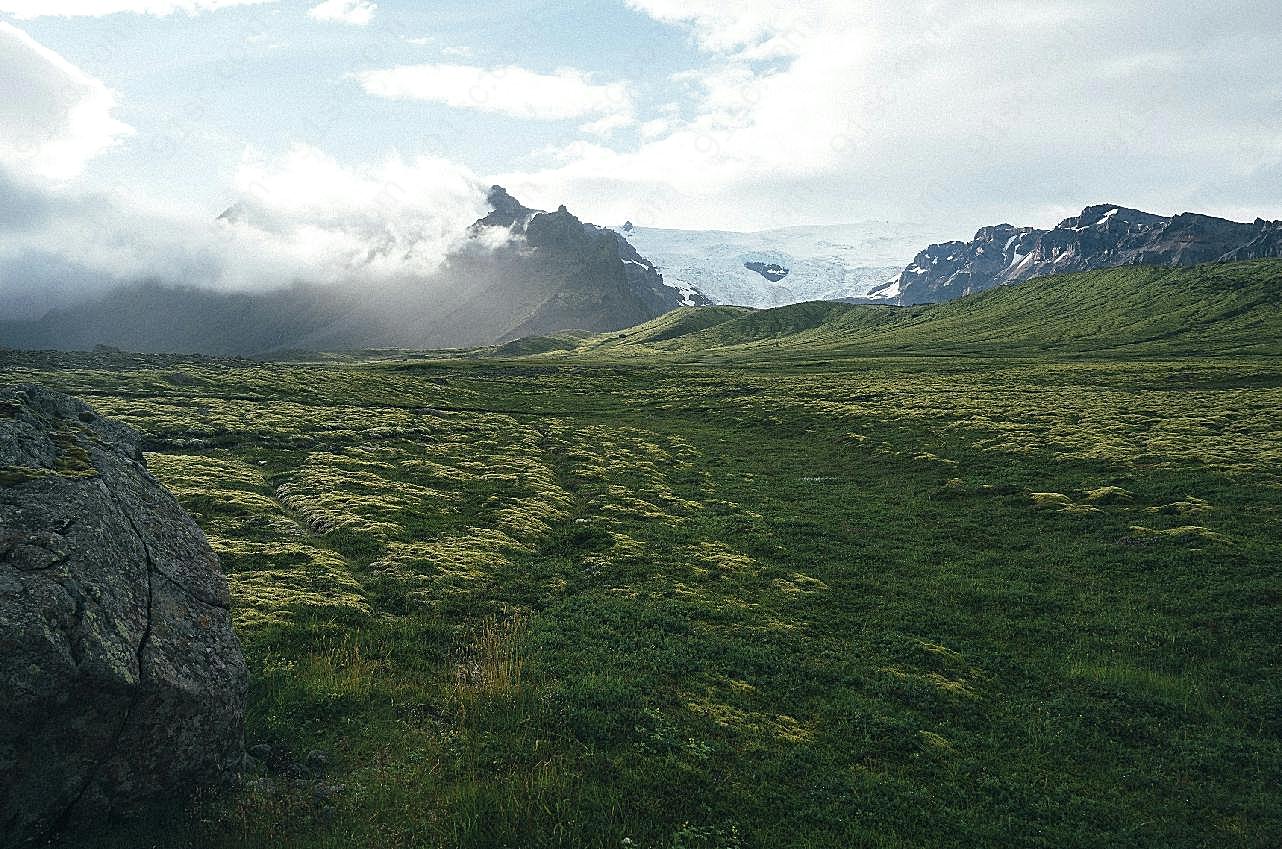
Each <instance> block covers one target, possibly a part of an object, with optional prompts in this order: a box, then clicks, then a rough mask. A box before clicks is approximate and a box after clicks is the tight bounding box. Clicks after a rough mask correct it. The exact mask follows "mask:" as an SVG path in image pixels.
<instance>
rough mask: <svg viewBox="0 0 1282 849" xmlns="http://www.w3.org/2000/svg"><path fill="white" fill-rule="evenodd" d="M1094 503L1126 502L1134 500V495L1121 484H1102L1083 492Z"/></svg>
mask: <svg viewBox="0 0 1282 849" xmlns="http://www.w3.org/2000/svg"><path fill="white" fill-rule="evenodd" d="M1083 494H1084V495H1085V497H1086V500H1087V501H1089V502H1091V503H1092V504H1125V503H1127V502H1129V501H1132V500H1134V497H1135V496H1134V495H1133V494H1132V493H1131V492H1130V491H1129V490H1126V489H1123V488H1122V487H1120V486H1101V487H1097V488H1096V489H1089V490H1086V491H1085V492H1084V493H1083Z"/></svg>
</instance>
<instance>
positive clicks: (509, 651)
mask: <svg viewBox="0 0 1282 849" xmlns="http://www.w3.org/2000/svg"><path fill="white" fill-rule="evenodd" d="M528 643H529V620H528V618H527V617H526V616H525V615H524V614H521V613H515V614H512V615H509V616H505V617H499V616H490V617H487V618H486V619H485V620H483V621H482V622H481V624H480V626H479V627H477V628H476V629H475V631H474V633H473V634H472V637H471V640H470V641H469V642H468V643H467V644H466V645H464V646H463V647H462V648H461V651H460V654H459V658H458V662H457V664H456V666H455V681H456V683H457V687H458V690H459V692H460V694H461V695H463V696H464V697H465V698H481V699H511V698H513V697H515V696H516V695H518V694H519V693H520V692H521V691H522V690H523V688H524V686H525V669H526V655H527V653H528Z"/></svg>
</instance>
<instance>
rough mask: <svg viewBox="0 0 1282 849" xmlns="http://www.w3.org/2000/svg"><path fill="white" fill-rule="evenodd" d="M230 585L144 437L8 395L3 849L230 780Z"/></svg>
mask: <svg viewBox="0 0 1282 849" xmlns="http://www.w3.org/2000/svg"><path fill="white" fill-rule="evenodd" d="M245 689H246V670H245V662H244V657H243V656H242V654H241V649H240V644H239V643H238V642H237V640H236V637H235V635H234V634H233V632H232V628H231V619H230V615H229V612H228V593H227V581H226V579H225V577H224V576H223V575H222V573H221V572H220V570H219V567H218V562H217V559H216V557H215V555H214V553H213V552H212V551H211V550H210V548H209V545H208V543H207V542H206V541H205V538H204V535H203V534H202V533H201V531H200V529H199V528H198V527H197V526H196V524H195V523H194V522H193V521H192V520H191V518H190V517H189V516H188V515H187V514H186V513H185V512H184V511H183V510H182V508H181V507H179V505H178V503H177V501H175V500H174V498H173V496H171V495H170V494H169V493H168V492H167V491H166V490H165V489H164V488H163V487H162V486H161V485H160V484H159V483H158V482H157V481H156V480H155V478H153V477H152V476H151V475H150V474H149V473H148V471H147V468H146V465H145V462H144V459H143V455H142V453H141V451H140V449H139V445H138V438H137V436H136V435H135V434H134V433H133V432H132V431H130V430H129V429H128V428H125V427H123V426H121V425H118V424H114V423H112V422H109V421H107V420H105V419H102V418H100V417H99V416H98V415H96V414H95V413H94V412H93V411H92V410H91V409H90V408H89V407H87V406H85V405H84V404H82V403H80V402H78V401H75V400H73V399H71V398H68V397H67V396H65V395H62V394H59V393H56V392H53V391H51V390H48V389H45V388H42V387H39V386H17V387H12V386H11V387H0V845H3V846H5V847H9V846H23V845H27V844H29V843H34V842H38V841H41V840H43V839H45V838H46V837H47V836H48V835H50V834H51V833H53V832H55V831H57V830H59V829H61V828H62V827H64V826H74V825H76V824H77V823H83V822H85V821H86V820H87V819H89V818H96V817H102V816H107V815H114V814H125V813H128V812H129V811H130V810H131V809H133V808H135V807H137V806H138V805H139V804H141V803H143V802H145V801H147V800H150V799H153V798H156V797H164V796H180V795H185V794H187V793H189V792H191V791H192V790H194V789H195V788H197V787H200V786H206V785H210V784H216V783H219V782H222V781H224V780H227V779H229V778H231V777H232V776H233V775H234V774H235V772H236V771H237V770H238V769H239V765H240V763H241V760H242V751H243V719H244V705H245Z"/></svg>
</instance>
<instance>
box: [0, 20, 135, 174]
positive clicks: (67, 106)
mask: <svg viewBox="0 0 1282 849" xmlns="http://www.w3.org/2000/svg"><path fill="white" fill-rule="evenodd" d="M0 78H2V79H3V80H4V86H5V97H4V99H3V100H0V163H4V164H8V165H10V166H11V167H15V168H19V169H23V170H28V171H30V172H32V173H34V174H37V175H39V176H42V177H46V178H49V179H54V180H65V179H69V178H71V177H75V176H77V175H78V174H80V173H81V172H82V171H83V170H84V168H85V165H86V164H87V163H88V162H89V160H91V159H93V158H94V157H95V156H97V155H98V154H100V153H102V152H103V151H104V150H106V149H107V148H109V147H111V146H112V145H114V144H116V143H117V142H118V141H119V140H120V139H121V138H123V137H125V136H128V135H130V134H131V133H132V132H133V130H132V129H131V128H130V127H128V126H126V125H125V124H123V123H121V122H120V121H118V120H116V119H115V118H114V117H113V116H112V112H113V110H114V109H115V106H116V96H115V94H114V93H113V92H112V91H111V90H110V89H108V88H107V87H106V86H105V85H103V84H102V83H101V82H100V81H98V80H96V79H94V78H93V77H91V76H89V75H88V74H86V73H85V72H84V71H81V70H80V69H79V68H77V67H76V66H74V65H72V64H71V63H70V62H68V61H67V60H66V59H64V58H62V57H61V56H59V55H58V54H57V53H54V52H53V51H52V50H49V49H48V48H47V47H44V46H43V45H41V44H39V43H38V42H36V41H35V40H34V39H32V38H31V36H29V35H27V34H26V33H25V32H23V31H22V30H20V29H18V28H17V27H14V26H12V25H11V24H6V23H0Z"/></svg>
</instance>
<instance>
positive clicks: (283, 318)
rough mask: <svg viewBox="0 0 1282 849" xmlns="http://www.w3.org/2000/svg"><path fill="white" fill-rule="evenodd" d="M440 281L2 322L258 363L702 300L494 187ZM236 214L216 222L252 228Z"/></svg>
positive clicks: (609, 321)
mask: <svg viewBox="0 0 1282 849" xmlns="http://www.w3.org/2000/svg"><path fill="white" fill-rule="evenodd" d="M488 202H489V205H490V210H491V211H490V213H489V214H488V215H486V216H485V217H483V218H481V219H480V220H478V221H476V222H475V223H474V224H473V225H472V226H471V228H470V229H469V230H468V232H467V233H466V234H464V236H463V237H462V238H461V240H460V242H459V245H458V247H456V248H454V249H453V250H452V251H451V252H450V253H449V254H448V256H447V257H446V259H445V261H444V264H443V265H442V267H441V268H440V270H439V271H437V272H436V273H433V274H428V275H422V276H418V275H415V276H409V275H406V276H401V277H395V278H392V279H389V280H387V281H384V282H380V281H377V280H373V281H371V280H368V279H366V280H361V281H360V282H349V283H341V282H340V283H331V284H328V285H319V284H313V283H297V284H295V285H292V286H288V287H282V288H276V289H272V290H269V291H235V292H227V291H216V290H211V289H206V288H200V287H194V286H183V285H180V284H175V283H171V282H170V281H167V280H149V281H145V282H139V283H136V284H131V285H126V286H121V287H118V288H116V289H113V290H112V291H110V292H108V293H107V294H105V295H102V296H95V297H90V298H87V299H85V300H82V301H81V302H79V303H76V304H74V305H70V306H66V307H62V308H59V309H54V310H51V311H49V312H48V313H46V314H45V315H44V316H43V317H41V318H40V319H38V320H28V321H7V322H0V344H2V345H6V346H10V347H17V348H59V349H88V348H93V347H95V346H98V345H107V346H111V347H116V348H122V349H126V350H136V351H176V352H192V353H210V354H245V355H264V354H271V353H273V352H279V351H285V350H339V349H351V348H370V347H416V348H446V347H468V346H475V345H488V344H492V343H496V342H502V341H506V340H510V339H515V338H519V337H522V336H530V335H536V334H542V333H551V332H556V331H561V330H571V329H574V330H590V331H597V332H604V331H610V330H617V329H621V328H624V327H629V326H631V325H634V324H637V323H639V322H642V321H646V320H649V319H651V318H654V317H656V316H658V315H661V314H663V313H664V312H667V311H669V310H671V309H675V308H677V307H679V306H699V305H703V304H707V303H708V301H707V299H706V298H704V297H703V296H702V295H701V294H700V293H698V292H697V291H694V290H692V289H690V288H689V287H685V288H684V289H681V290H678V289H677V288H673V287H671V286H668V285H666V284H665V283H664V280H663V277H662V275H661V274H660V273H659V272H658V270H657V269H656V268H655V267H654V265H652V264H651V263H650V262H649V261H647V260H646V259H645V258H644V257H642V256H641V255H640V254H639V253H638V252H637V251H636V249H635V248H633V247H632V245H631V244H630V243H629V242H628V240H627V239H625V238H624V237H623V236H622V235H620V234H619V233H617V232H615V231H613V230H608V229H605V228H601V227H597V226H595V225H592V224H587V223H584V222H583V221H581V220H580V219H578V218H577V217H575V216H574V215H573V214H571V213H570V212H569V211H568V210H567V209H566V208H565V207H561V208H560V209H558V210H557V211H555V212H543V211H541V210H534V209H529V208H527V207H525V206H523V205H522V204H520V203H519V202H518V201H517V200H516V199H515V198H513V197H511V195H509V194H508V193H507V192H506V191H505V190H503V189H502V188H501V187H497V186H496V187H494V188H493V189H491V190H490V192H489V196H488ZM253 215H254V210H253V209H252V208H250V207H247V206H243V205H242V206H236V207H233V208H231V209H229V210H228V211H227V212H225V213H224V214H223V216H222V218H223V219H224V220H226V221H229V222H232V223H237V222H241V221H245V220H248V221H250V223H252V221H253Z"/></svg>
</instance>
